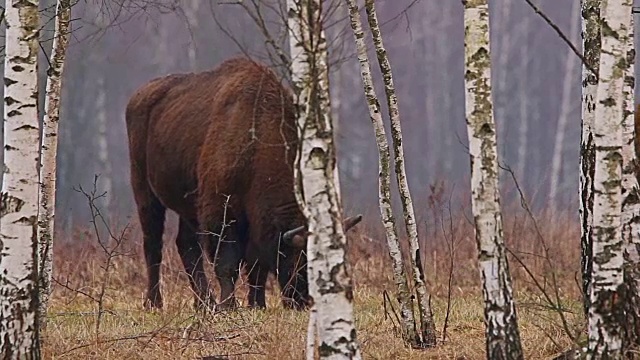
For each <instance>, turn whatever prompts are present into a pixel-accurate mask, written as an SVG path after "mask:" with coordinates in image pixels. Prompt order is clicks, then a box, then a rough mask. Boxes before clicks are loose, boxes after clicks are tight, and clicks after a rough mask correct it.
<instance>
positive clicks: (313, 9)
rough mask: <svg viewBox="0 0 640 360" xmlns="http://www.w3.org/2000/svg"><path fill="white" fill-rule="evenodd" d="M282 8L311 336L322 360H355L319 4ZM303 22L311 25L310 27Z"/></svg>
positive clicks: (314, 0)
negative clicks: (297, 138)
mask: <svg viewBox="0 0 640 360" xmlns="http://www.w3.org/2000/svg"><path fill="white" fill-rule="evenodd" d="M287 6H288V10H289V11H288V14H289V19H288V23H289V29H290V30H289V31H290V33H289V39H290V48H291V54H292V56H291V58H292V61H291V68H292V81H293V85H294V88H295V89H296V93H298V94H303V96H300V97H298V99H297V101H298V102H297V105H298V106H297V108H298V112H299V118H298V128H299V129H301V149H300V152H299V154H298V155H297V157H298V159H297V160H298V161H297V162H298V164H299V167H298V168H299V171H300V172H299V173H298V181H297V182H298V184H301V185H302V189H298V190H302V191H297V193H298V194H299V195H298V201H300V200H302V203H301V204H300V205H301V207H302V209H303V212H304V214H305V216H306V217H307V219H308V228H307V230H308V231H309V233H310V235H309V240H308V242H307V263H308V265H307V266H308V270H307V272H308V278H309V294H310V295H311V297H312V299H313V304H314V305H313V307H314V309H312V316H310V319H309V320H310V322H311V324H310V331H313V322H315V323H316V326H315V328H316V329H317V333H318V343H319V344H318V353H319V355H320V358H321V359H336V360H337V359H360V358H361V354H360V348H359V345H358V342H357V338H356V330H355V324H354V320H353V319H354V317H353V303H352V302H353V285H352V281H351V277H350V274H349V273H348V271H347V267H346V259H345V255H346V240H347V239H346V236H345V233H344V229H343V226H342V221H341V219H342V209H341V205H340V199H339V196H338V191H337V187H338V186H339V184H337V180H338V179H336V178H335V173H336V167H337V162H336V155H335V145H334V139H333V124H332V121H331V108H330V95H329V88H328V85H329V83H328V78H329V74H328V62H327V44H326V40H325V35H324V30H323V28H322V26H323V25H322V22H321V19H322V17H321V16H320V15H321V11H322V7H321V1H320V0H288V1H287ZM308 19H313V20H314V21H312V22H311V23H309V22H308ZM314 82H315V84H314ZM313 104H317V106H313ZM302 194H304V199H301V198H302V196H301V195H302ZM312 338H313V336H310V337H308V340H309V339H312ZM307 350H309V344H308V345H307ZM309 356H310V354H307V357H309Z"/></svg>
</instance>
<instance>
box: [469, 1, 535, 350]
mask: <svg viewBox="0 0 640 360" xmlns="http://www.w3.org/2000/svg"><path fill="white" fill-rule="evenodd" d="M464 24H465V33H464V34H465V35H464V47H465V53H464V56H465V91H466V100H465V112H466V118H467V133H468V137H469V155H470V157H471V192H472V197H471V205H472V211H473V216H474V220H475V234H476V242H477V243H478V250H479V257H478V260H479V265H480V273H481V275H482V286H483V291H482V292H483V296H484V304H485V309H484V315H485V325H486V330H485V335H486V351H487V358H489V359H523V358H524V357H523V353H522V345H521V344H520V332H519V329H518V322H517V314H516V308H515V303H514V301H513V290H512V288H511V275H510V273H509V263H508V261H507V257H506V253H505V244H504V239H503V235H502V215H501V212H500V194H499V190H498V154H497V144H496V143H497V139H496V126H495V122H494V120H493V106H492V103H491V56H490V42H489V5H488V3H487V0H473V1H464Z"/></svg>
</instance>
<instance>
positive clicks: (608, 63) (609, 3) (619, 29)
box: [588, 0, 632, 359]
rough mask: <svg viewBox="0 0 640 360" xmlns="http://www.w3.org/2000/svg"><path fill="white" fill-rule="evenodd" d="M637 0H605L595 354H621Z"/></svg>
mask: <svg viewBox="0 0 640 360" xmlns="http://www.w3.org/2000/svg"><path fill="white" fill-rule="evenodd" d="M631 4H632V0H605V1H602V8H601V24H602V26H603V28H605V27H606V28H607V29H608V31H606V32H604V31H603V32H602V48H601V54H600V69H599V81H598V88H597V95H596V103H597V104H599V106H597V107H596V112H595V121H594V125H593V133H594V139H595V171H594V182H593V183H594V203H593V247H592V256H593V258H592V259H593V267H592V270H591V279H592V284H591V292H590V295H591V304H590V306H589V349H588V354H589V357H590V358H594V359H600V358H607V359H608V358H617V357H620V356H621V351H622V334H621V328H620V326H621V325H622V324H623V317H624V315H623V306H622V305H623V304H622V301H619V300H618V299H619V296H620V294H621V293H620V291H621V290H622V289H621V286H622V285H623V249H624V246H623V240H622V236H621V235H622V234H621V225H622V224H621V206H622V196H621V190H622V189H621V181H622V126H621V123H622V120H623V119H624V115H623V109H624V106H625V103H624V102H625V101H624V97H623V90H625V89H624V88H625V86H624V75H625V74H626V71H625V70H626V66H625V65H624V63H625V59H626V36H627V34H628V33H629V19H630V18H629V14H630V13H631Z"/></svg>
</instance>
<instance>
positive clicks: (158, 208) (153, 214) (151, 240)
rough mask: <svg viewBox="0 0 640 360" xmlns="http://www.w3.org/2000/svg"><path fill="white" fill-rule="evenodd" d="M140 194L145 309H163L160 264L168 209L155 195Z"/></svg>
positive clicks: (139, 207)
mask: <svg viewBox="0 0 640 360" xmlns="http://www.w3.org/2000/svg"><path fill="white" fill-rule="evenodd" d="M145 195H147V196H142V195H140V196H138V198H137V199H136V200H137V201H138V214H139V218H140V226H141V230H142V236H143V248H144V258H145V261H146V264H147V293H146V296H145V300H144V307H145V309H153V308H155V309H161V308H162V294H161V292H160V265H161V263H162V233H163V231H164V216H165V212H166V209H165V207H164V206H162V204H160V202H159V201H158V199H156V198H155V197H154V196H153V195H149V194H145Z"/></svg>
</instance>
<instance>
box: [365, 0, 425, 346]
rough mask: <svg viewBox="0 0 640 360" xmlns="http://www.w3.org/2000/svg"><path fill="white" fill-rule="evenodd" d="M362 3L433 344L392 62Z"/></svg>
mask: <svg viewBox="0 0 640 360" xmlns="http://www.w3.org/2000/svg"><path fill="white" fill-rule="evenodd" d="M364 3H365V9H366V12H367V18H368V20H369V29H370V30H371V34H372V37H373V44H374V47H375V49H376V55H377V57H378V64H379V65H380V71H381V72H382V77H383V81H384V89H385V94H386V96H387V104H388V108H389V119H390V121H391V137H392V139H393V151H394V153H395V157H394V163H395V170H396V171H395V173H396V181H397V183H398V189H399V191H400V200H401V202H402V211H403V214H404V222H405V226H406V230H407V234H408V235H409V251H410V253H411V255H410V259H411V267H412V274H413V283H414V288H415V289H416V294H417V301H418V310H419V312H418V314H419V317H420V329H421V332H422V334H421V335H422V342H423V346H428V347H431V346H435V345H436V329H435V324H434V322H433V313H432V312H431V306H430V304H429V294H428V293H427V286H426V284H425V280H424V269H423V268H422V260H421V258H420V246H419V244H418V227H417V226H416V216H415V213H414V209H413V201H412V199H411V192H410V191H409V183H408V181H407V172H406V170H405V165H404V149H403V146H402V127H401V125H400V111H399V109H398V98H397V96H396V91H395V87H394V85H393V77H392V71H391V64H390V63H389V58H388V57H387V52H386V50H385V48H384V44H383V42H382V35H381V34H380V26H379V25H378V18H377V14H376V9H375V1H374V0H365V2H364Z"/></svg>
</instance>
